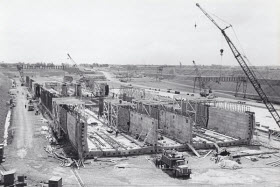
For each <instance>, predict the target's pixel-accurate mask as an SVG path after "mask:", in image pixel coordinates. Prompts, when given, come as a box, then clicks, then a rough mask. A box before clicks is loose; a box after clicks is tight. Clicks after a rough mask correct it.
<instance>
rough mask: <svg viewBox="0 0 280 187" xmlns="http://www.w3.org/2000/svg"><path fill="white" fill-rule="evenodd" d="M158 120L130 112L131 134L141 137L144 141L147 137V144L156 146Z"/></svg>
mask: <svg viewBox="0 0 280 187" xmlns="http://www.w3.org/2000/svg"><path fill="white" fill-rule="evenodd" d="M157 125H158V120H156V119H154V118H151V117H149V116H147V115H145V114H140V113H137V112H133V111H131V112H130V129H129V132H130V133H131V134H132V135H133V136H136V135H137V134H138V135H140V138H139V139H140V140H144V139H145V137H146V136H147V140H146V143H148V144H151V145H155V143H156V142H157V133H156V129H157Z"/></svg>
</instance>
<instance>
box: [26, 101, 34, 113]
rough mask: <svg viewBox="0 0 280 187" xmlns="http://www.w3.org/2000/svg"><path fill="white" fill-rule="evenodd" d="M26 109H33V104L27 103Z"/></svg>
mask: <svg viewBox="0 0 280 187" xmlns="http://www.w3.org/2000/svg"><path fill="white" fill-rule="evenodd" d="M27 111H34V104H33V103H28V105H27Z"/></svg>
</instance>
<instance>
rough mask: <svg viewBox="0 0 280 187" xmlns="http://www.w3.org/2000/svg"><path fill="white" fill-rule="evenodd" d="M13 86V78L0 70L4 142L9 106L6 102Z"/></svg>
mask: <svg viewBox="0 0 280 187" xmlns="http://www.w3.org/2000/svg"><path fill="white" fill-rule="evenodd" d="M10 87H11V80H10V79H9V78H8V77H6V76H5V75H3V74H2V72H0V142H3V135H4V130H5V121H6V116H7V113H8V110H9V106H8V105H7V104H6V102H7V101H9V100H10V95H9V93H8V91H9V89H10Z"/></svg>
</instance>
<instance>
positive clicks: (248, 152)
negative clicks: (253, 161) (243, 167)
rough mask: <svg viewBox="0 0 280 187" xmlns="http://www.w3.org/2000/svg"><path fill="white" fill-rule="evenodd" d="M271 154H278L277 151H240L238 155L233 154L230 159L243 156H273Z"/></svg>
mask: <svg viewBox="0 0 280 187" xmlns="http://www.w3.org/2000/svg"><path fill="white" fill-rule="evenodd" d="M273 153H278V151H267V152H263V151H256V150H247V151H241V152H240V153H239V154H235V155H233V156H232V157H233V158H239V157H244V156H254V155H265V154H273Z"/></svg>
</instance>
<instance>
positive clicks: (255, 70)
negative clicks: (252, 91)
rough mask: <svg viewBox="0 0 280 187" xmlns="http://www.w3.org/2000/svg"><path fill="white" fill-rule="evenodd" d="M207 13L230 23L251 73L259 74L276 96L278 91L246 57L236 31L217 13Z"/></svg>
mask: <svg viewBox="0 0 280 187" xmlns="http://www.w3.org/2000/svg"><path fill="white" fill-rule="evenodd" d="M209 14H211V15H213V16H214V17H216V18H217V19H219V20H220V21H222V22H224V23H226V24H228V25H230V27H231V29H232V31H233V34H234V36H235V38H236V40H237V43H238V45H239V47H240V49H241V55H242V56H243V57H244V59H246V61H247V62H248V63H249V65H250V67H252V69H253V70H252V73H253V74H254V76H255V77H256V78H257V76H256V74H255V72H257V73H258V75H259V77H261V78H262V79H263V80H264V81H265V82H266V84H267V85H268V86H269V87H270V88H271V90H272V91H273V92H274V93H275V94H276V95H277V96H280V95H279V93H278V92H277V91H276V90H275V89H274V88H273V87H272V85H271V84H269V83H268V81H267V80H266V79H265V78H264V77H263V76H262V74H261V73H260V72H259V71H258V70H257V68H256V67H255V66H254V65H253V64H252V63H251V62H250V61H249V59H248V58H247V56H246V55H245V52H244V49H243V47H242V45H241V42H240V40H239V39H238V37H237V34H236V32H235V30H234V28H233V26H232V25H231V24H230V23H229V22H227V21H225V20H224V19H222V18H220V17H218V16H217V15H215V14H213V13H209Z"/></svg>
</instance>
